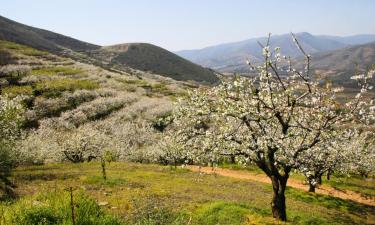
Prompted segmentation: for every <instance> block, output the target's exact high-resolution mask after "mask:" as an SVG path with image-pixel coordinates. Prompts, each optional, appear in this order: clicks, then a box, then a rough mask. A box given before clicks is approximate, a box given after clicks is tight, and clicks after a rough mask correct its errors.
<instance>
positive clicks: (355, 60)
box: [299, 42, 375, 86]
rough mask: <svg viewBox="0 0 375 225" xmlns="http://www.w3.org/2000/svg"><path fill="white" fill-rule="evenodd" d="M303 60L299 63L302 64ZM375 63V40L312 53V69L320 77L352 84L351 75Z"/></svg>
mask: <svg viewBox="0 0 375 225" xmlns="http://www.w3.org/2000/svg"><path fill="white" fill-rule="evenodd" d="M301 61H302V59H301V60H299V63H300V64H301ZM374 65H375V42H371V43H368V44H363V45H357V46H351V47H347V48H344V49H339V50H335V51H329V52H322V53H316V54H313V55H312V60H311V69H313V70H314V71H315V74H316V75H317V76H318V77H321V78H325V79H329V80H332V81H335V82H336V83H339V84H344V85H345V84H346V85H347V86H352V85H353V84H354V82H353V81H352V80H350V77H351V76H353V75H355V74H358V73H363V72H365V71H366V70H368V69H370V68H373V66H374Z"/></svg>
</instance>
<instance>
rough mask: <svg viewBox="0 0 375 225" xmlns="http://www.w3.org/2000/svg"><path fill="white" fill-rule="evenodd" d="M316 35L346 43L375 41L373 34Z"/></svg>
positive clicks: (359, 43)
mask: <svg viewBox="0 0 375 225" xmlns="http://www.w3.org/2000/svg"><path fill="white" fill-rule="evenodd" d="M318 37H322V38H326V39H330V40H334V41H338V42H341V43H344V44H348V45H361V44H366V43H370V42H374V41H375V34H359V35H353V36H346V37H340V36H329V35H320V36H318Z"/></svg>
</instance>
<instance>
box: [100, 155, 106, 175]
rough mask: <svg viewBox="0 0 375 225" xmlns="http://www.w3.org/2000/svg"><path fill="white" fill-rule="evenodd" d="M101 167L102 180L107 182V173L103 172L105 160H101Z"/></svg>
mask: <svg viewBox="0 0 375 225" xmlns="http://www.w3.org/2000/svg"><path fill="white" fill-rule="evenodd" d="M101 166H102V175H103V179H104V180H107V173H106V170H105V166H106V165H105V159H103V158H102V159H101Z"/></svg>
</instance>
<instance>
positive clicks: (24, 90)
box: [1, 85, 33, 97]
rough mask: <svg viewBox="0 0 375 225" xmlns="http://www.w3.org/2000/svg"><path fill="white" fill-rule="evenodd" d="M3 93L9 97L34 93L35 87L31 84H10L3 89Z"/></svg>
mask: <svg viewBox="0 0 375 225" xmlns="http://www.w3.org/2000/svg"><path fill="white" fill-rule="evenodd" d="M1 94H2V95H5V94H6V95H8V96H9V97H16V96H18V95H33V88H32V87H31V86H30V85H26V86H9V87H4V88H2V89H1Z"/></svg>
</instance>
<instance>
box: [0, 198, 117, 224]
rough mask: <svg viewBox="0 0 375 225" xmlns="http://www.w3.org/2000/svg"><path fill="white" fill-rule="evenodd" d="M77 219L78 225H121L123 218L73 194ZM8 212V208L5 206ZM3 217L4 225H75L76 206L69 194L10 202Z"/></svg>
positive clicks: (2, 222) (0, 221) (90, 199)
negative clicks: (73, 221) (73, 223)
mask: <svg viewBox="0 0 375 225" xmlns="http://www.w3.org/2000/svg"><path fill="white" fill-rule="evenodd" d="M73 205H74V207H73V210H74V220H75V223H76V224H77V225H91V224H92V225H112V224H113V225H117V224H118V225H120V224H122V223H121V221H120V220H119V219H117V218H116V217H114V216H111V215H106V214H105V213H104V212H103V210H102V209H101V208H100V206H99V205H98V204H97V203H96V202H95V200H93V199H92V198H90V197H88V196H86V195H85V194H83V193H82V192H73ZM3 210H4V206H3ZM4 211H5V213H4V215H2V217H0V224H8V225H13V224H14V225H35V224H38V225H39V224H40V225H47V224H51V225H52V224H66V225H67V224H72V220H73V219H72V206H71V201H70V193H69V192H67V191H58V192H51V193H48V194H43V193H42V194H38V195H36V196H32V197H26V198H23V199H22V200H19V201H17V202H15V203H9V204H8V205H7V206H6V209H5V210H4Z"/></svg>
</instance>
